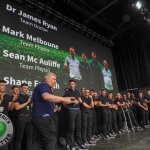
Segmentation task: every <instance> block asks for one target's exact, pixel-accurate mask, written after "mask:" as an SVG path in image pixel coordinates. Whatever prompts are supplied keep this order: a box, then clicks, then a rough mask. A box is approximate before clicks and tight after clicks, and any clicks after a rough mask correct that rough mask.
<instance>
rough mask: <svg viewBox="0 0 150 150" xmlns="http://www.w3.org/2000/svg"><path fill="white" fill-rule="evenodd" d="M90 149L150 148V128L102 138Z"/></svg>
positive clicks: (140, 149)
mask: <svg viewBox="0 0 150 150" xmlns="http://www.w3.org/2000/svg"><path fill="white" fill-rule="evenodd" d="M89 149H90V150H149V149H150V129H145V130H143V131H138V132H133V133H129V134H128V133H124V134H122V135H120V136H117V137H116V138H115V139H111V140H103V139H100V140H99V141H98V142H97V144H96V146H93V147H92V146H91V147H90V148H89Z"/></svg>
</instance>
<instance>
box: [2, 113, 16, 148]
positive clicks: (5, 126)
mask: <svg viewBox="0 0 150 150" xmlns="http://www.w3.org/2000/svg"><path fill="white" fill-rule="evenodd" d="M12 138H13V124H12V122H11V120H10V119H9V118H8V117H7V116H6V115H4V114H3V113H0V149H1V147H4V146H6V145H7V144H8V143H9V142H10V141H11V139H12Z"/></svg>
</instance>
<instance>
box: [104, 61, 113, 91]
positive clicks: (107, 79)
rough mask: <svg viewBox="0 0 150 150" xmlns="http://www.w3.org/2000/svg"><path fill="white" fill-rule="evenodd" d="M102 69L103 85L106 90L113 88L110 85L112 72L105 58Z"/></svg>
mask: <svg viewBox="0 0 150 150" xmlns="http://www.w3.org/2000/svg"><path fill="white" fill-rule="evenodd" d="M103 66H104V69H103V70H102V74H103V78H104V85H105V88H106V89H107V90H113V85H112V73H111V71H110V70H109V68H108V63H107V61H106V60H103Z"/></svg>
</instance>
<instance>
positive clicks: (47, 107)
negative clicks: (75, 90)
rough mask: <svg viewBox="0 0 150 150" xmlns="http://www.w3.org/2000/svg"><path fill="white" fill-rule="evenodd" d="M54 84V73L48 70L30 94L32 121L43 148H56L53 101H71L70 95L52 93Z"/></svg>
mask: <svg viewBox="0 0 150 150" xmlns="http://www.w3.org/2000/svg"><path fill="white" fill-rule="evenodd" d="M55 84H56V75H55V74H54V73H51V72H48V73H47V74H46V75H45V77H44V81H43V82H41V83H40V84H38V85H37V86H36V87H35V89H34V92H33V96H32V100H33V109H32V117H33V118H32V122H33V126H34V128H35V130H36V132H37V133H38V135H39V136H40V138H41V142H42V144H43V146H44V149H45V150H50V149H51V150H55V149H56V147H55V146H56V131H55V124H54V121H53V114H54V103H55V102H57V103H61V102H62V103H66V104H71V103H72V101H71V97H60V96H55V95H53V89H52V88H53V87H54V86H55Z"/></svg>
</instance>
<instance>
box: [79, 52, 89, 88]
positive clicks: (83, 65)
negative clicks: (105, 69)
mask: <svg viewBox="0 0 150 150" xmlns="http://www.w3.org/2000/svg"><path fill="white" fill-rule="evenodd" d="M80 72H81V76H82V87H84V88H90V87H89V85H90V66H89V64H88V63H87V55H86V53H85V52H82V61H81V62H80Z"/></svg>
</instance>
